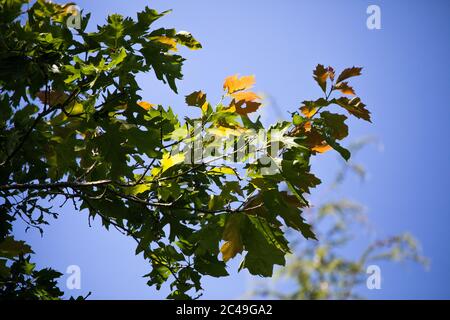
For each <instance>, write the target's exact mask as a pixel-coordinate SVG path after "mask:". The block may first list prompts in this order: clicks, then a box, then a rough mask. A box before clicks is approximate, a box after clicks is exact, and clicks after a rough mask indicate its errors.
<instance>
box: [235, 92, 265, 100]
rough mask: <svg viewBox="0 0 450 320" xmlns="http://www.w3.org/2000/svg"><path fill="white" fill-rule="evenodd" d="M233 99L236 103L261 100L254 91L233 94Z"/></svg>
mask: <svg viewBox="0 0 450 320" xmlns="http://www.w3.org/2000/svg"><path fill="white" fill-rule="evenodd" d="M232 97H233V98H234V99H235V100H236V101H245V102H248V101H255V100H260V99H261V98H260V97H259V96H258V95H257V94H256V93H254V92H252V91H247V92H237V93H233V94H232Z"/></svg>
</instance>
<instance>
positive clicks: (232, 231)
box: [220, 214, 244, 262]
mask: <svg viewBox="0 0 450 320" xmlns="http://www.w3.org/2000/svg"><path fill="white" fill-rule="evenodd" d="M241 219H242V216H241V215H240V214H231V215H229V216H228V219H227V222H226V223H225V229H224V231H223V239H224V240H225V241H226V242H225V243H224V244H223V245H222V247H221V248H220V252H221V253H222V259H223V261H225V262H227V261H228V260H230V259H231V258H233V257H235V256H236V255H237V254H238V253H241V252H242V250H243V248H244V244H243V243H242V238H241V232H240V227H241V226H240V223H241Z"/></svg>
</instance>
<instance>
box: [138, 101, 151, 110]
mask: <svg viewBox="0 0 450 320" xmlns="http://www.w3.org/2000/svg"><path fill="white" fill-rule="evenodd" d="M137 104H138V106H140V107H141V108H143V109H145V110H149V109H150V108H153V107H154V106H155V105H154V104H153V103H149V102H146V101H139V102H138V103H137Z"/></svg>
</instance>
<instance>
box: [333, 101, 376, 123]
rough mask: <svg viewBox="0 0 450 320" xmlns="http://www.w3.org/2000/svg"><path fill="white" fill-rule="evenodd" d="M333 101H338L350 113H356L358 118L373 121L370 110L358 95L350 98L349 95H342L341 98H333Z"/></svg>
mask: <svg viewBox="0 0 450 320" xmlns="http://www.w3.org/2000/svg"><path fill="white" fill-rule="evenodd" d="M331 102H332V103H336V104H337V105H339V106H341V107H342V108H344V109H346V110H347V111H348V113H350V114H352V115H354V116H355V117H357V118H360V119H364V120H366V121H369V122H372V121H371V120H370V111H369V110H367V109H366V108H365V107H366V105H365V104H364V103H362V102H361V99H359V98H358V97H355V98H352V99H348V98H347V97H340V98H339V99H333V100H331Z"/></svg>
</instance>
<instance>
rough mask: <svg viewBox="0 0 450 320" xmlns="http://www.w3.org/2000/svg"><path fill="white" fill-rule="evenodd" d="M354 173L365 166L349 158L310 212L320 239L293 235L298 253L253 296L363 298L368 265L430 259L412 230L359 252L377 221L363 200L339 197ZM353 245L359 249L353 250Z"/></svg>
mask: <svg viewBox="0 0 450 320" xmlns="http://www.w3.org/2000/svg"><path fill="white" fill-rule="evenodd" d="M371 142H374V140H373V139H371V138H368V139H361V140H360V141H357V142H356V143H354V144H352V145H350V147H349V149H350V150H351V151H352V154H355V153H356V152H357V151H358V150H360V149H361V148H362V147H363V146H364V145H366V144H368V143H371ZM350 173H355V174H357V175H358V176H359V177H360V178H361V179H364V177H365V168H364V166H362V165H361V164H359V163H354V162H345V163H343V165H342V167H341V168H340V169H339V170H338V172H337V174H336V178H335V180H334V181H333V182H332V183H331V184H330V186H329V188H328V189H326V192H325V193H324V197H323V199H321V202H322V203H318V204H317V205H314V206H312V207H310V208H308V209H307V212H306V213H305V216H307V218H308V221H310V222H311V225H312V227H313V229H314V230H315V232H316V235H317V237H318V239H320V241H316V242H312V241H299V240H298V239H295V235H290V236H289V235H288V238H289V239H294V240H293V241H292V242H291V244H292V251H293V254H292V255H291V256H290V257H289V258H288V259H287V262H286V266H284V267H283V268H280V270H278V271H277V272H276V276H274V278H273V279H271V280H264V281H258V282H255V283H254V288H252V289H250V292H249V295H250V296H259V297H261V296H262V297H268V298H277V299H289V300H291V299H362V298H364V297H363V296H361V295H360V294H358V293H357V290H358V289H360V288H361V287H365V286H366V283H367V280H368V279H369V276H370V274H368V273H367V271H368V270H367V267H368V266H370V265H377V266H378V265H384V264H385V263H387V262H400V261H403V262H406V261H409V262H416V263H419V264H420V265H423V266H427V265H428V260H427V259H426V258H425V257H424V256H423V255H422V254H421V250H420V246H419V245H418V242H417V241H416V240H415V239H414V237H413V236H412V235H410V234H408V233H403V234H399V235H394V236H390V237H385V238H381V239H377V240H375V241H371V240H368V241H367V243H368V245H367V246H366V247H365V248H364V249H363V250H362V251H361V252H360V254H359V255H358V254H356V255H355V254H354V252H355V248H354V247H355V245H356V243H361V242H362V241H364V239H365V238H367V236H370V231H373V230H372V227H373V226H371V225H370V221H369V220H368V216H367V215H366V213H365V208H364V206H363V205H362V204H360V203H357V202H354V201H351V200H348V199H346V198H344V199H335V197H334V195H335V194H336V193H337V191H338V188H339V186H340V185H341V183H343V181H344V179H345V178H346V176H347V175H348V174H350ZM330 198H331V199H330ZM333 198H334V199H333ZM352 246H353V248H352ZM345 249H347V250H345ZM349 249H351V251H352V253H353V254H349V252H348V251H349ZM286 287H289V289H286Z"/></svg>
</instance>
